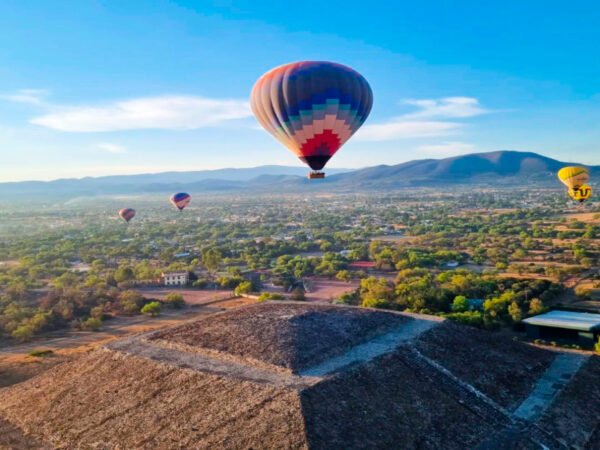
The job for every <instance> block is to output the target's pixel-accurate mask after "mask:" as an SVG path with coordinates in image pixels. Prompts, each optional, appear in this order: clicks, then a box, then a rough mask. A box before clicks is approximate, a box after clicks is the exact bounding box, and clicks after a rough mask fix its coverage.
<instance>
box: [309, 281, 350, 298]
mask: <svg viewBox="0 0 600 450" xmlns="http://www.w3.org/2000/svg"><path fill="white" fill-rule="evenodd" d="M358 285H359V283H358V282H357V281H351V282H345V281H338V280H329V279H327V278H313V279H311V291H310V292H308V293H307V294H306V299H307V300H308V301H315V302H330V301H332V300H335V299H336V298H338V297H339V296H340V295H342V294H345V293H346V292H350V291H354V290H355V289H357V288H358Z"/></svg>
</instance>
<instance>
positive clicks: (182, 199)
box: [170, 192, 192, 211]
mask: <svg viewBox="0 0 600 450" xmlns="http://www.w3.org/2000/svg"><path fill="white" fill-rule="evenodd" d="M170 201H171V203H172V204H173V206H175V207H176V208H177V209H179V211H181V210H182V209H183V208H185V207H186V206H187V205H189V204H190V202H191V201H192V196H191V195H190V194H188V193H186V192H178V193H177V194H173V195H171V198H170Z"/></svg>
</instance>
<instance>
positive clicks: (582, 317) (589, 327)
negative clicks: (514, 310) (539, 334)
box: [523, 311, 600, 331]
mask: <svg viewBox="0 0 600 450" xmlns="http://www.w3.org/2000/svg"><path fill="white" fill-rule="evenodd" d="M523 322H525V323H526V324H528V325H537V326H540V327H553V328H567V329H570V330H578V331H596V330H599V331H600V314H591V313H581V312H573V311H550V312H547V313H545V314H540V315H539V316H533V317H529V318H527V319H525V320H523Z"/></svg>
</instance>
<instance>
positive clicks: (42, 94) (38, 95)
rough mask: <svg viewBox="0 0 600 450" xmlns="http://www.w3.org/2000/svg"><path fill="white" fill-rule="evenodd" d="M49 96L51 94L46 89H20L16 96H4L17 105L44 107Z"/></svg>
mask: <svg viewBox="0 0 600 450" xmlns="http://www.w3.org/2000/svg"><path fill="white" fill-rule="evenodd" d="M48 94H49V92H48V91H47V90H45V89H20V90H18V91H17V92H16V93H14V94H10V95H5V96H3V98H4V99H6V100H8V101H11V102H15V103H27V104H30V105H38V106H43V105H45V99H46V97H47V96H48Z"/></svg>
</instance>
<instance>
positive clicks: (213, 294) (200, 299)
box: [136, 287, 233, 306]
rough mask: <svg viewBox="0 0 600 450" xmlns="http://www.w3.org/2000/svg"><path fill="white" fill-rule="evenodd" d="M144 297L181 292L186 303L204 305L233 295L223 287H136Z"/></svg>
mask: <svg viewBox="0 0 600 450" xmlns="http://www.w3.org/2000/svg"><path fill="white" fill-rule="evenodd" d="M136 290H137V291H138V292H140V293H141V294H142V295H143V296H144V297H147V298H154V299H158V300H164V299H165V298H166V296H167V295H168V294H170V293H172V292H174V293H177V294H181V295H182V296H183V299H184V300H185V302H186V303H187V304H188V305H192V306H196V305H206V304H209V303H212V302H215V301H221V300H224V299H227V298H231V297H233V292H232V291H231V290H224V289H211V290H199V289H183V288H166V287H165V288H162V287H161V288H142V289H136Z"/></svg>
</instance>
